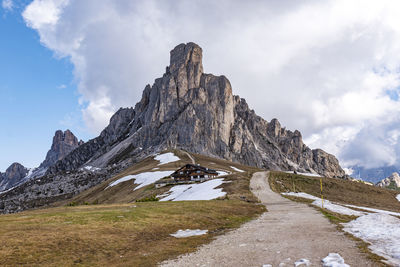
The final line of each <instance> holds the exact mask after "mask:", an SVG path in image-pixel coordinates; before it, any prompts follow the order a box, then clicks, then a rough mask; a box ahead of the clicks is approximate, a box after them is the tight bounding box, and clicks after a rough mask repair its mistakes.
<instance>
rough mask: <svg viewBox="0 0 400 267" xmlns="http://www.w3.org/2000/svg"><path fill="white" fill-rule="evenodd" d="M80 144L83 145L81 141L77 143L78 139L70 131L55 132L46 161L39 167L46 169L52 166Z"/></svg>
mask: <svg viewBox="0 0 400 267" xmlns="http://www.w3.org/2000/svg"><path fill="white" fill-rule="evenodd" d="M81 144H83V141H82V140H81V141H78V138H76V136H75V135H74V134H73V133H72V132H71V131H70V130H66V131H65V132H63V131H61V130H57V131H56V132H55V134H54V137H53V143H52V145H51V148H50V150H49V151H48V152H47V155H46V159H45V160H44V161H43V162H42V164H40V167H42V168H48V167H50V166H52V165H53V164H54V163H56V162H57V161H58V160H60V159H63V158H64V157H65V156H66V155H68V154H69V153H70V152H71V151H72V150H74V149H75V148H77V147H78V146H79V145H81Z"/></svg>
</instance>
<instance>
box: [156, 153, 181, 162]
mask: <svg viewBox="0 0 400 267" xmlns="http://www.w3.org/2000/svg"><path fill="white" fill-rule="evenodd" d="M154 159H155V160H158V161H159V162H160V163H159V164H158V165H164V164H167V163H171V162H175V161H178V160H181V159H180V158H178V157H177V156H175V155H174V153H171V152H168V153H164V154H161V155H157V156H156V157H154Z"/></svg>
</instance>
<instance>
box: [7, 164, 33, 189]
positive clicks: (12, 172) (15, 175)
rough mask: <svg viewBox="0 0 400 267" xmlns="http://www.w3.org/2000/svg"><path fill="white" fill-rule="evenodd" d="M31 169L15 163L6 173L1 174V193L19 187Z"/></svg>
mask: <svg viewBox="0 0 400 267" xmlns="http://www.w3.org/2000/svg"><path fill="white" fill-rule="evenodd" d="M28 172H29V169H27V168H25V167H24V166H22V165H21V164H19V163H17V162H15V163H13V164H11V166H10V167H8V168H7V170H6V172H5V173H0V191H3V190H7V189H9V188H11V187H13V186H15V185H17V184H18V183H19V182H20V181H21V180H22V179H23V178H24V177H25V176H27V174H28Z"/></svg>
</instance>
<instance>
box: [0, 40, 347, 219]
mask: <svg viewBox="0 0 400 267" xmlns="http://www.w3.org/2000/svg"><path fill="white" fill-rule="evenodd" d="M171 149H172V150H173V149H177V150H185V151H188V152H192V153H197V154H202V155H205V156H210V157H215V158H221V159H226V160H229V161H232V162H236V163H241V164H244V165H248V166H253V167H258V168H262V169H270V170H284V171H287V170H291V171H299V172H310V173H315V174H320V175H322V176H326V177H344V175H345V173H344V171H343V169H342V168H341V167H340V165H339V162H338V160H337V159H336V158H335V156H333V155H331V154H328V153H326V152H325V151H323V150H320V149H314V150H311V149H310V148H309V147H307V146H306V145H305V144H304V143H303V140H302V136H301V133H300V132H299V131H297V130H295V131H294V132H292V131H290V130H287V129H286V128H284V127H282V126H281V124H280V123H279V121H278V120H277V119H272V120H271V121H270V122H267V121H266V120H264V119H263V118H261V117H260V116H258V115H257V114H256V113H255V112H254V110H251V109H250V108H249V106H248V105H247V102H246V100H245V99H243V98H240V97H239V96H236V95H233V93H232V87H231V84H230V82H229V80H228V79H227V78H226V77H225V76H223V75H221V76H215V75H212V74H207V73H204V72H203V65H202V49H201V47H200V46H198V45H197V44H195V43H187V44H180V45H178V46H176V47H175V48H174V49H173V50H172V51H171V53H170V64H169V66H167V67H166V71H165V73H164V74H163V76H162V77H160V78H157V79H155V81H154V83H153V85H152V86H150V85H149V84H148V85H146V86H145V88H144V90H143V94H142V98H141V100H140V101H139V102H137V103H136V105H135V107H134V108H120V109H119V110H118V111H117V112H116V113H115V114H114V115H113V116H112V117H111V119H110V123H109V125H108V126H107V127H106V128H105V129H104V130H103V131H102V132H101V133H100V135H99V136H98V137H96V138H93V139H91V140H89V141H88V142H86V143H84V144H81V145H80V146H79V147H77V148H76V149H74V150H72V151H71V152H70V153H69V154H68V155H66V156H65V157H64V158H63V159H61V160H58V161H57V162H55V164H54V165H52V166H50V167H49V168H48V169H47V171H46V174H45V175H44V176H42V177H41V178H40V182H37V181H36V182H35V181H32V182H28V183H26V184H24V185H23V186H20V187H18V188H16V189H14V190H12V191H10V192H7V193H5V194H2V195H0V200H2V201H3V202H4V203H6V204H5V205H4V207H3V208H1V207H0V211H2V212H6V213H8V212H15V211H20V210H24V209H28V208H32V207H37V206H40V205H46V204H49V203H52V202H54V201H56V200H60V199H66V198H70V197H71V196H74V195H76V194H78V193H79V192H82V191H83V190H86V189H88V188H91V187H93V186H96V185H97V184H99V183H100V182H102V181H104V180H106V179H108V178H111V177H113V175H116V174H118V173H120V172H121V171H122V170H124V169H126V168H128V167H129V166H132V165H133V164H134V163H137V162H139V161H140V160H142V159H145V158H146V157H149V156H151V155H155V154H157V153H160V152H162V151H166V150H171Z"/></svg>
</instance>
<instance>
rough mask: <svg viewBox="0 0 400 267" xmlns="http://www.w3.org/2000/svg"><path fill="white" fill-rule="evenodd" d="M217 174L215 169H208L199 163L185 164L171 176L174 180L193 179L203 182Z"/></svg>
mask: <svg viewBox="0 0 400 267" xmlns="http://www.w3.org/2000/svg"><path fill="white" fill-rule="evenodd" d="M217 176H218V172H217V171H216V170H212V169H208V168H205V167H202V166H200V165H194V164H186V165H185V166H183V167H182V168H180V169H178V170H176V171H175V172H174V173H173V174H171V177H172V178H174V180H175V181H177V182H180V181H195V182H203V181H205V180H208V179H212V178H214V177H217Z"/></svg>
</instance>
